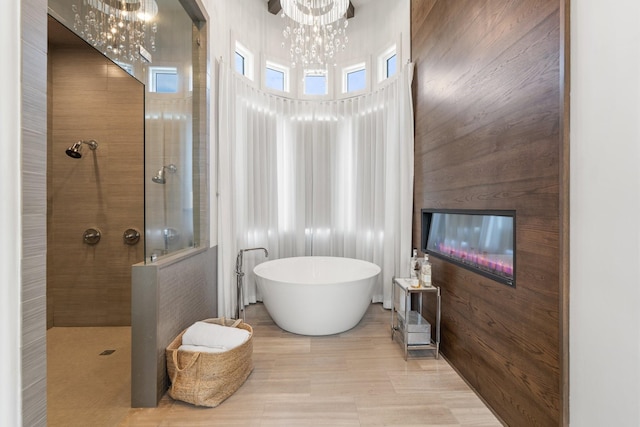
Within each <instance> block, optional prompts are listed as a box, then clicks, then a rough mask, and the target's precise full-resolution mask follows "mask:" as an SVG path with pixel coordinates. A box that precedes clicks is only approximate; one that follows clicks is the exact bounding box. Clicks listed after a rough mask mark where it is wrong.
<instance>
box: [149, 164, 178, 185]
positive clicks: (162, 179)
mask: <svg viewBox="0 0 640 427" xmlns="http://www.w3.org/2000/svg"><path fill="white" fill-rule="evenodd" d="M165 169H166V170H168V171H169V172H170V173H176V171H177V170H178V168H177V167H176V165H174V164H173V163H170V164H168V165H166V166H163V167H161V168H160V169H159V170H158V172H157V173H156V175H155V176H154V177H153V178H151V181H153V182H155V183H156V184H164V183H166V182H167V178H166V176H165V174H164V171H165Z"/></svg>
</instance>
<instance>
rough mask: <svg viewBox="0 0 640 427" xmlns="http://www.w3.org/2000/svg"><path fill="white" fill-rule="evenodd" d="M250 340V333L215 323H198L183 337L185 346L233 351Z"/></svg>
mask: <svg viewBox="0 0 640 427" xmlns="http://www.w3.org/2000/svg"><path fill="white" fill-rule="evenodd" d="M248 339H249V331H247V330H246V329H240V328H233V327H230V326H222V325H216V324H214V323H207V322H196V323H194V324H193V325H191V326H189V327H188V328H187V330H186V331H185V332H184V334H183V335H182V344H183V345H197V346H204V347H210V348H221V347H224V348H226V349H227V350H231V349H232V348H235V347H237V346H239V345H241V344H243V343H244V342H245V341H247V340H248Z"/></svg>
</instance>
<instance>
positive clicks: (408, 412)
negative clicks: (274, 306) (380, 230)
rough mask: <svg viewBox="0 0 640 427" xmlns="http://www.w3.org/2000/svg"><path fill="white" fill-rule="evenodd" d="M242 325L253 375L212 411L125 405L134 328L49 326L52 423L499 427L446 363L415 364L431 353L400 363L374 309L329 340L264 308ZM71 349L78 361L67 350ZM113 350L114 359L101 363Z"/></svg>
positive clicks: (165, 403)
mask: <svg viewBox="0 0 640 427" xmlns="http://www.w3.org/2000/svg"><path fill="white" fill-rule="evenodd" d="M246 320H247V323H249V324H251V326H252V327H253V329H254V338H253V339H254V351H253V361H254V370H253V372H252V374H251V375H250V376H249V378H248V379H247V381H246V382H245V384H244V385H243V386H242V387H241V388H240V389H239V390H238V391H237V392H236V393H235V394H234V395H232V396H231V397H230V398H228V399H227V400H226V401H224V402H223V403H222V404H221V405H220V406H218V407H216V408H203V407H195V406H193V405H190V404H188V403H184V402H179V401H174V400H173V399H171V398H170V397H169V396H168V395H165V396H164V397H163V398H162V400H161V401H160V403H159V405H158V407H157V408H133V409H132V408H128V404H129V399H130V391H129V387H130V379H129V377H128V372H129V369H130V360H129V359H130V358H129V352H130V347H129V348H128V349H127V348H126V346H127V345H128V340H130V329H128V328H53V329H50V330H49V332H48V335H47V339H48V342H49V343H48V349H49V355H48V367H49V374H48V386H49V392H48V418H49V424H48V425H49V426H51V427H55V426H65V427H69V426H89V425H90V426H106V427H110V426H123V427H124V426H328V425H330V426H475V427H477V426H487V427H489V426H501V423H500V422H499V421H498V420H497V419H496V418H495V416H494V415H493V414H492V413H491V411H490V410H489V409H487V407H486V406H485V405H484V404H483V403H482V401H481V400H480V399H479V398H478V397H477V396H476V394H475V393H474V392H473V391H472V390H471V389H470V388H469V387H468V386H467V384H466V383H465V382H464V381H463V380H462V379H461V378H460V377H459V376H458V374H457V373H456V372H455V371H454V370H453V369H452V368H451V366H449V364H448V363H447V362H446V360H444V359H443V358H440V359H439V360H435V359H433V358H432V357H424V358H418V357H416V356H430V353H428V352H424V354H417V353H413V357H410V358H409V360H408V361H405V360H404V358H403V352H402V349H401V348H400V346H399V345H398V344H397V342H394V341H392V340H391V335H390V330H389V322H390V313H389V311H388V310H384V309H382V306H381V305H380V304H372V305H371V307H370V308H369V310H368V311H367V314H366V315H365V317H364V319H363V320H362V321H361V322H360V324H359V325H358V326H356V327H355V328H353V329H352V330H350V331H347V332H344V333H342V334H338V335H333V336H327V337H307V336H299V335H294V334H290V333H288V332H284V331H282V330H281V329H280V328H278V327H277V326H276V325H275V324H274V323H273V321H272V320H271V318H270V317H269V315H268V314H267V313H266V311H265V309H264V306H263V305H262V304H255V305H252V306H250V307H248V309H247V312H246ZM89 329H91V330H89ZM101 333H102V336H101ZM109 335H112V337H111V338H109ZM85 341H87V342H88V341H96V342H95V343H86V344H85ZM72 343H73V344H74V346H75V345H76V344H81V343H82V347H83V348H86V351H85V352H84V354H81V353H80V352H77V351H66V352H65V351H64V350H65V349H68V348H70V347H71V344H72ZM103 347H104V348H103ZM109 347H117V350H116V352H114V353H113V354H111V355H108V356H98V354H99V353H100V352H101V351H102V350H103V349H107V348H109ZM75 357H78V358H80V359H81V360H79V361H75V360H74V358H75ZM110 358H111V359H110ZM60 359H64V360H60Z"/></svg>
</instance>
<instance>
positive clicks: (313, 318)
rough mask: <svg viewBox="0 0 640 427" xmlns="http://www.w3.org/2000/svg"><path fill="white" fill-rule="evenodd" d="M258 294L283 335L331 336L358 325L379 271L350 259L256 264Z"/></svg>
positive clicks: (292, 260) (367, 264)
mask: <svg viewBox="0 0 640 427" xmlns="http://www.w3.org/2000/svg"><path fill="white" fill-rule="evenodd" d="M253 272H254V273H255V275H256V280H257V285H258V290H259V291H260V293H261V294H262V301H263V303H264V306H265V308H266V309H267V311H268V312H269V315H270V316H271V318H272V319H273V321H274V322H276V324H277V325H278V326H279V327H281V328H282V329H284V330H285V331H289V332H293V333H295V334H301V335H331V334H337V333H340V332H344V331H347V330H349V329H351V328H353V327H354V326H356V325H357V324H358V322H360V320H361V319H362V316H364V313H365V312H366V311H367V308H368V307H369V304H370V303H371V298H372V296H373V290H374V285H375V282H376V278H377V276H378V274H380V267H378V266H377V265H376V264H373V263H370V262H367V261H361V260H358V259H352V258H340V257H320V256H309V257H294V258H281V259H277V260H274V261H267V262H264V263H262V264H259V265H257V266H256V267H255V268H254V269H253Z"/></svg>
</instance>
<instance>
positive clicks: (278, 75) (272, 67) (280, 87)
mask: <svg viewBox="0 0 640 427" xmlns="http://www.w3.org/2000/svg"><path fill="white" fill-rule="evenodd" d="M264 84H265V87H266V88H267V89H271V90H276V91H281V92H289V68H287V67H285V66H284V65H280V64H276V63H274V62H270V61H267V65H266V67H265V82H264Z"/></svg>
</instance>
